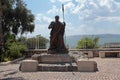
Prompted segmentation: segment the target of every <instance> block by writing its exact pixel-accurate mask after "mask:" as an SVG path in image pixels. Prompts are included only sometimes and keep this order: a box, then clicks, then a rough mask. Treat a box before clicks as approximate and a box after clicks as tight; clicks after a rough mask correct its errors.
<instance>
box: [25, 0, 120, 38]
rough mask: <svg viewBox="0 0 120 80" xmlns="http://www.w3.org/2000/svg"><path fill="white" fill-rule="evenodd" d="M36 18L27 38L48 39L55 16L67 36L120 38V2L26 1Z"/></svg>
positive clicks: (104, 0) (81, 0) (105, 0)
mask: <svg viewBox="0 0 120 80" xmlns="http://www.w3.org/2000/svg"><path fill="white" fill-rule="evenodd" d="M24 2H25V3H26V4H27V8H28V9H29V10H31V12H32V13H33V14H34V16H35V29H34V32H33V33H32V34H28V37H31V36H36V35H42V36H44V37H49V33H50V30H49V29H48V26H49V24H50V22H51V21H54V17H55V16H56V15H59V16H60V21H61V22H63V12H62V4H64V15H65V22H66V30H65V35H66V36H70V35H83V34H90V35H95V34H120V0H24Z"/></svg>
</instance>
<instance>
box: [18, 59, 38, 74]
mask: <svg viewBox="0 0 120 80" xmlns="http://www.w3.org/2000/svg"><path fill="white" fill-rule="evenodd" d="M20 70H21V71H22V72H34V71H37V70H38V61H36V60H23V61H22V62H21V64H20Z"/></svg>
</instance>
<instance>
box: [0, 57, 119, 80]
mask: <svg viewBox="0 0 120 80" xmlns="http://www.w3.org/2000/svg"><path fill="white" fill-rule="evenodd" d="M90 60H92V61H93V60H94V61H96V62H97V64H98V70H99V71H97V72H41V71H38V72H20V71H19V64H11V65H6V66H0V80H120V58H103V59H101V58H93V59H90Z"/></svg>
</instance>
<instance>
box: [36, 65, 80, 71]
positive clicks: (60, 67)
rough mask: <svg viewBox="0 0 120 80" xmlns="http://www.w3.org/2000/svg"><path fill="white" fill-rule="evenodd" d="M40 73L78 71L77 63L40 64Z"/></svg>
mask: <svg viewBox="0 0 120 80" xmlns="http://www.w3.org/2000/svg"><path fill="white" fill-rule="evenodd" d="M38 71H78V70H77V65H76V63H63V64H39V65H38Z"/></svg>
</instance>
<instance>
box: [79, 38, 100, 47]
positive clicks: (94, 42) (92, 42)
mask: <svg viewBox="0 0 120 80" xmlns="http://www.w3.org/2000/svg"><path fill="white" fill-rule="evenodd" d="M98 42H99V37H93V36H92V37H83V38H82V39H81V40H80V41H78V44H77V48H79V49H93V48H98V47H99V46H98Z"/></svg>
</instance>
